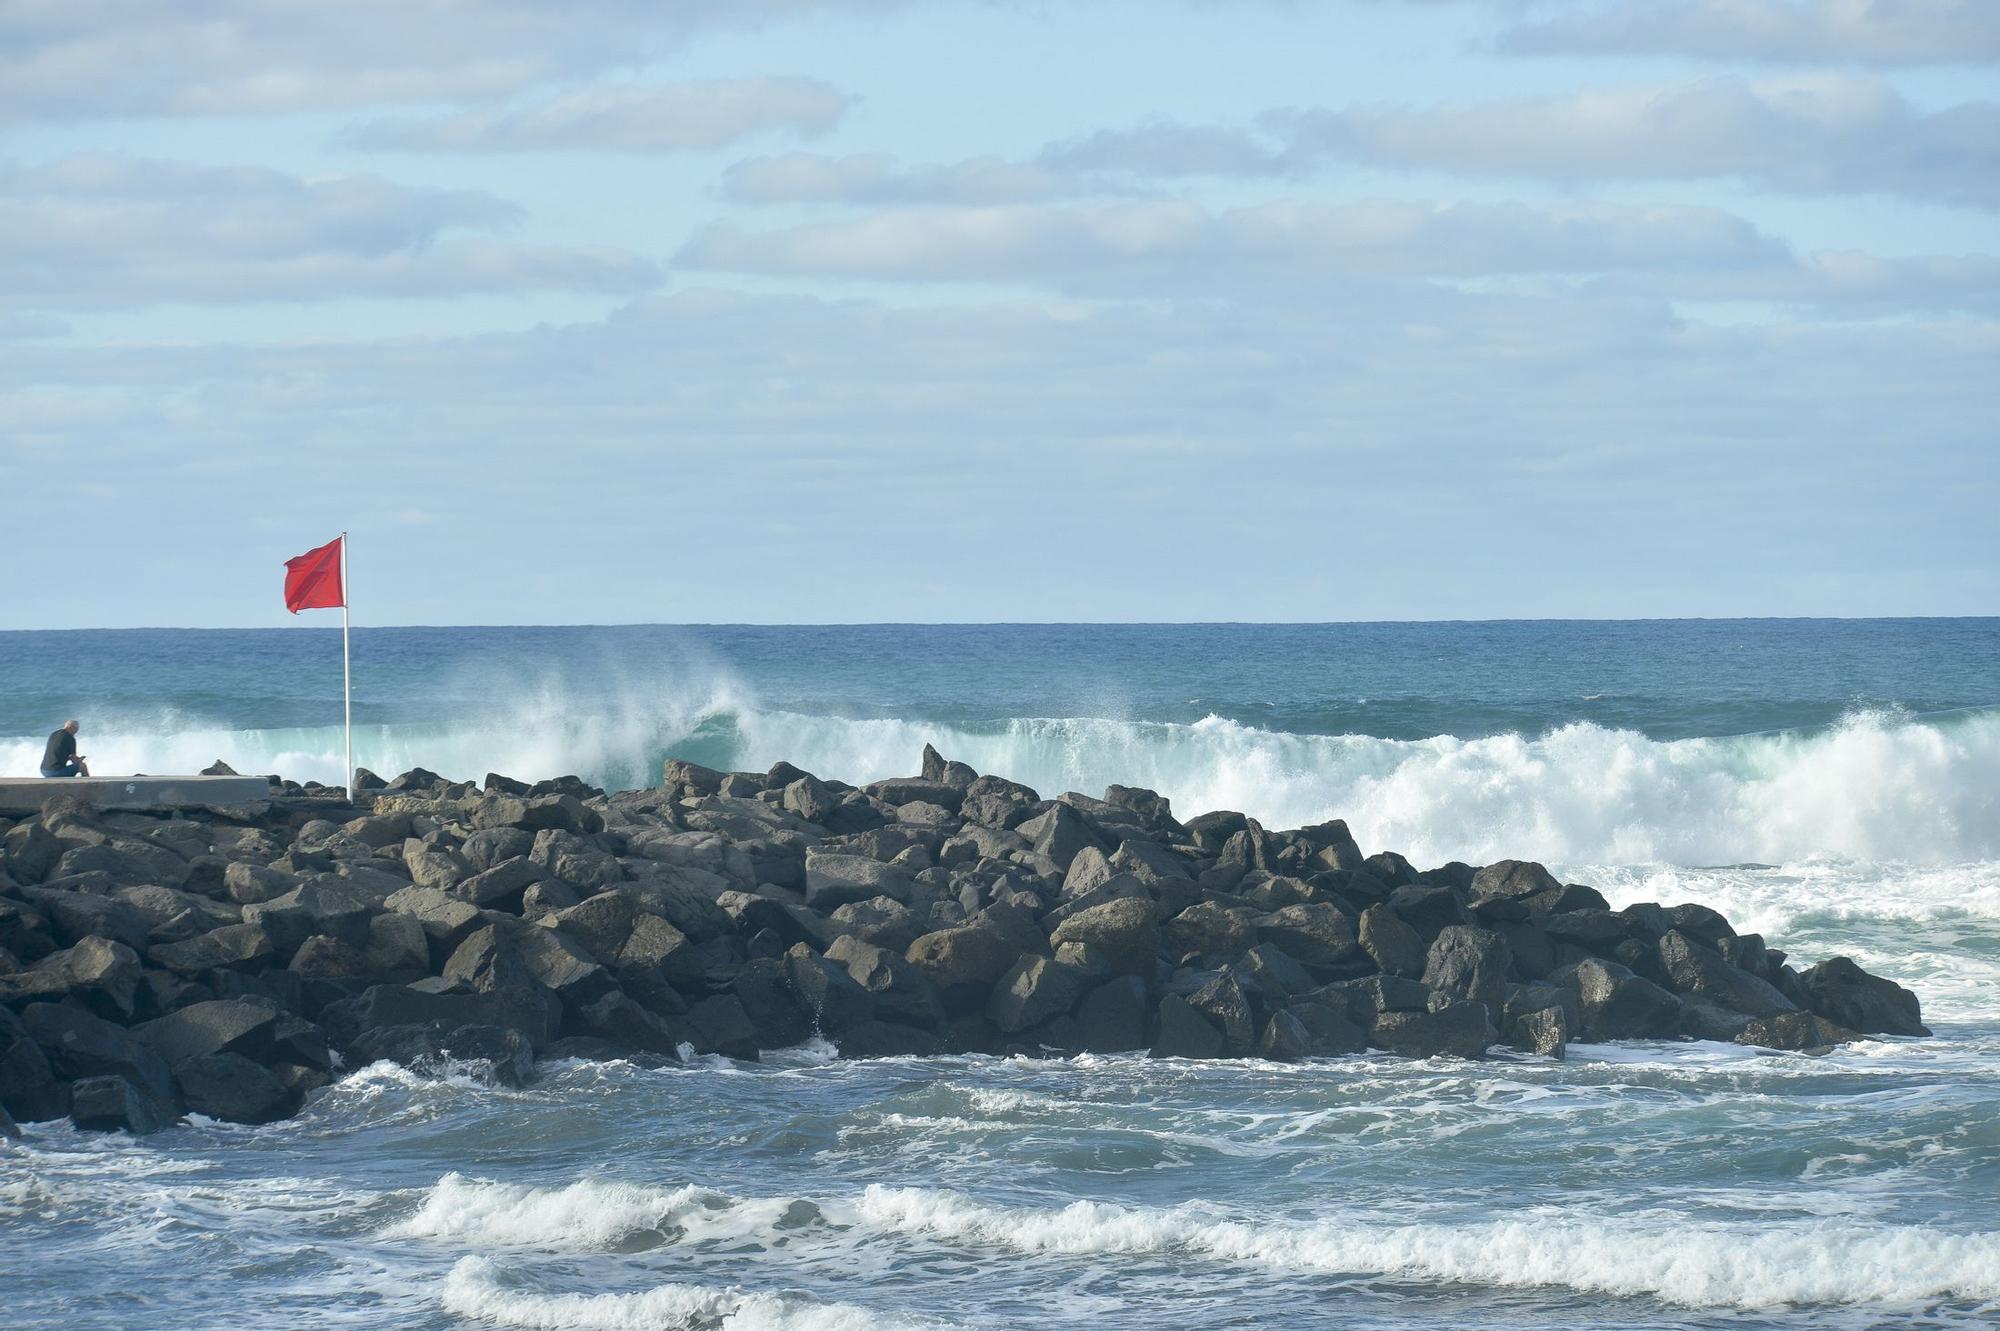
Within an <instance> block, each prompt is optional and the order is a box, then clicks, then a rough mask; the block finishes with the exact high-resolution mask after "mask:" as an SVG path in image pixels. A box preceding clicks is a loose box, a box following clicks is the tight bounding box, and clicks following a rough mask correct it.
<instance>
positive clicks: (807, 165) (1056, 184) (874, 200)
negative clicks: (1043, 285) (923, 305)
mask: <svg viewBox="0 0 2000 1331" xmlns="http://www.w3.org/2000/svg"><path fill="white" fill-rule="evenodd" d="M1096 188H1097V187H1096V186H1095V185H1093V184H1092V183H1091V182H1089V181H1086V180H1080V179H1078V178H1077V177H1075V176H1073V175H1071V174H1070V173H1068V172H1064V171H1057V170H1051V169H1049V168H1048V167H1045V166H1042V165H1039V164H1037V163H1031V162H1028V163H1024V162H1010V161H1007V160H1006V159H1004V158H1000V157H972V158H967V159H966V160H964V161H962V162H954V163H950V164H948V165H939V166H905V165H903V164H902V163H900V162H898V161H897V160H896V159H895V158H894V157H892V156H890V155H888V154H887V153H856V154H851V155H848V156H844V157H829V156H825V155H823V154H819V153H785V154H782V155H778V156H773V157H752V158H749V159H747V160H745V161H742V162H738V163H737V164H736V165H734V166H732V167H730V168H729V170H728V171H727V172H726V173H725V174H724V176H723V190H724V193H725V194H726V195H727V196H728V197H729V198H730V199H732V200H734V201H735V202H737V203H757V204H768V203H867V204H879V203H954V204H998V203H1023V202H1033V201H1036V200H1043V199H1056V198H1063V197H1066V196H1071V195H1076V194H1081V193H1089V192H1092V191H1094V190H1095V189H1096Z"/></svg>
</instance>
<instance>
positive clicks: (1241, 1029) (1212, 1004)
mask: <svg viewBox="0 0 2000 1331" xmlns="http://www.w3.org/2000/svg"><path fill="white" fill-rule="evenodd" d="M1187 1002H1188V1006H1189V1007H1191V1008H1193V1009H1194V1010H1195V1011H1196V1012H1199V1013H1200V1014H1201V1015H1202V1016H1203V1017H1204V1018H1205V1019H1206V1020H1207V1021H1208V1024H1209V1025H1210V1026H1212V1027H1214V1028H1215V1029H1216V1030H1218V1031H1220V1032H1221V1033H1222V1042H1223V1052H1224V1053H1225V1054H1226V1055H1228V1056H1229V1057H1231V1058H1247V1057H1249V1055H1250V1054H1251V1053H1252V1052H1254V1050H1255V1048H1256V1044H1255V1042H1256V1036H1257V1030H1256V1018H1255V1015H1254V1014H1253V1013H1252V1012H1251V1010H1250V999H1249V996H1248V995H1246V994H1245V993H1244V992H1243V986H1242V985H1241V984H1239V983H1238V982H1237V979H1236V977H1235V976H1234V975H1231V974H1229V973H1228V972H1226V971H1225V972H1223V973H1222V974H1220V975H1217V976H1215V977H1214V978H1213V979H1211V980H1209V981H1208V983H1206V984H1204V985H1202V986H1201V988H1199V989H1197V990H1195V991H1194V992H1193V993H1192V994H1189V995H1188V999H1187Z"/></svg>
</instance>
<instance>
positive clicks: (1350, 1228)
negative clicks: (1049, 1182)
mask: <svg viewBox="0 0 2000 1331" xmlns="http://www.w3.org/2000/svg"><path fill="white" fill-rule="evenodd" d="M859 1211H860V1214H861V1215H862V1216H863V1217H864V1218H865V1219H866V1220H867V1221H868V1222H869V1223H871V1224H873V1225H875V1226H877V1227H880V1228H883V1229H890V1230H895V1231H898V1232H902V1233H907V1234H914V1235H924V1236H927V1237H932V1238H937V1239H943V1240H946V1241H948V1242H953V1243H967V1244H979V1245H987V1246H993V1247H999V1248H1004V1249H1009V1250H1012V1251H1015V1252H1023V1253H1050V1254H1061V1255H1065V1256H1096V1255H1118V1254H1135V1253H1178V1254H1184V1255H1187V1256H1193V1257H1200V1258H1208V1259H1214V1260H1220V1261H1228V1262H1245V1263H1252V1264H1256V1265H1262V1266H1268V1267H1272V1268H1275V1269H1282V1270H1286V1271H1310V1272H1321V1273H1327V1274H1341V1275H1373V1276H1389V1277H1397V1278H1404V1279H1415V1280H1421V1281H1426V1282H1433V1281H1447V1282H1453V1283H1465V1284H1477V1285H1495V1286H1529V1285H1553V1286H1563V1287H1566V1288H1569V1289H1574V1290H1581V1291H1585V1292H1591V1293H1602V1294H1616V1295H1651V1296H1653V1297H1656V1298H1659V1299H1662V1300H1665V1301H1667V1302H1669V1303H1676V1304H1682V1305H1687V1306H1694V1307H1737V1308H1759V1307H1769V1306H1772V1305H1777V1304H1785V1303H1834V1304H1838V1303H1910V1302H1918V1301H1922V1300H1930V1299H1949V1298H1958V1299H1978V1300H1986V1299H1993V1298H2000V1234H1953V1233H1947V1232H1943V1231H1938V1230H1932V1229H1927V1228H1923V1227H1919V1226H1887V1225H1861V1224H1853V1223H1842V1222H1813V1223H1810V1224H1794V1225H1791V1226H1789V1227H1777V1226H1772V1225H1758V1226H1744V1225H1740V1224H1738V1225H1726V1224H1703V1223H1697V1222H1693V1221H1682V1222H1662V1221H1643V1222H1641V1221H1622V1220H1611V1219H1604V1220H1596V1219H1593V1220H1582V1219H1576V1218H1569V1217H1557V1216H1546V1215H1535V1216H1530V1217H1524V1218H1521V1219H1509V1220H1498V1221H1490V1222H1486V1223H1482V1224H1465V1225H1449V1224H1424V1225H1410V1224H1392V1223H1362V1222H1358V1221H1320V1222H1302V1223H1297V1224H1273V1223H1264V1222H1259V1223H1248V1222H1244V1221H1238V1220H1233V1219H1228V1218H1223V1217H1219V1216H1216V1215H1214V1214H1211V1213H1208V1212H1205V1211H1203V1210H1200V1209H1195V1208H1174V1209H1149V1208H1127V1207H1121V1206H1113V1205H1107V1204H1104V1203H1100V1202H1090V1201H1080V1202H1075V1203H1072V1204H1071V1205H1069V1206H1066V1207H1063V1208H1061V1209H1060V1210H1026V1209H1012V1208H1002V1207H993V1206H986V1205H981V1204H979V1203H977V1202H974V1201H971V1200H969V1199H967V1198H966V1197H964V1196H962V1195H960V1194H957V1193H953V1192H947V1191H942V1190H938V1189H930V1188H889V1187H880V1186H875V1187H870V1188H869V1189H868V1190H867V1192H866V1193H865V1194H863V1196H862V1198H861V1201H860V1204H859Z"/></svg>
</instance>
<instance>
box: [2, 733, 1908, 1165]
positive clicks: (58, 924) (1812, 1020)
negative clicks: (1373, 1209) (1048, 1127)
mask: <svg viewBox="0 0 2000 1331" xmlns="http://www.w3.org/2000/svg"><path fill="white" fill-rule="evenodd" d="M225 770H226V769H225ZM356 785H357V793H356V796H355V798H354V800H353V801H352V802H350V801H349V800H348V799H347V798H346V797H345V793H344V792H341V791H337V790H332V791H329V790H324V789H321V788H318V787H313V786H308V787H299V786H296V785H293V784H291V783H281V782H277V781H275V780H274V781H273V785H272V794H271V798H270V799H268V800H262V801H258V802H256V803H254V804H250V805H243V806H232V807H227V808H212V809H206V810H200V811H194V812H188V813H176V814H159V815H148V814H142V813H130V812H121V813H112V812H99V811H93V810H90V809H86V808H81V807H77V806H76V805H74V804H71V803H69V802H66V801H64V800H62V799H61V798H60V792H59V791H55V792H52V793H53V794H54V796H55V797H54V798H52V799H51V801H50V802H49V803H48V805H47V806H45V807H44V808H43V809H42V811H41V812H40V813H39V814H37V815H33V816H28V817H23V818H21V819H19V820H18V821H15V822H13V823H11V824H9V823H7V822H6V821H5V820H0V848H4V849H3V850H0V1133H5V1132H11V1131H13V1130H14V1128H15V1123H14V1120H21V1121H29V1120H45V1119H53V1118H62V1117H68V1118H69V1119H71V1120H72V1121H74V1122H75V1123H76V1124H77V1125H79V1126H81V1127H86V1128H122V1129H127V1130H131V1131H135V1132H137V1131H146V1130H149V1129H152V1128H155V1127H158V1126H161V1125H163V1124H165V1123H168V1122H171V1121H173V1120H174V1119H175V1118H176V1117H178V1116H180V1115H182V1114H202V1115H206V1116H208V1117H211V1118H216V1119H225V1120H230V1121H235V1122H247V1123H261V1122H269V1121H272V1120H275V1119H280V1118H283V1117H286V1116H287V1115H289V1114H291V1113H293V1112H294V1111H295V1110H296V1109H297V1108H298V1106H299V1104H300V1103H301V1100H302V1098H303V1097H304V1096H305V1094H306V1093H308V1092H309V1091H311V1090H312V1089H314V1088H316V1087H318V1086H321V1085H324V1084H326V1083H327V1082H328V1081H330V1080H332V1079H333V1078H335V1077H336V1076H338V1075H339V1073H340V1070H341V1069H343V1068H357V1067H362V1066H366V1065H367V1064H370V1063H373V1062H376V1061H378V1060H382V1059H388V1060H391V1061H393V1062H396V1063H400V1064H404V1065H409V1066H415V1067H419V1068H421V1067H437V1066H444V1065H446V1064H451V1065H454V1066H464V1065H467V1064H472V1065H476V1066H478V1067H479V1068H480V1069H481V1070H483V1072H484V1074H485V1075H487V1076H490V1077H492V1078H494V1079H496V1080H499V1081H503V1082H507V1083H519V1082H521V1081H523V1080H525V1079H527V1078H530V1077H532V1076H533V1073H534V1067H535V1063H536V1060H537V1059H538V1058H627V1059H657V1060H662V1061H671V1060H675V1059H680V1058H685V1057H688V1056H689V1055H690V1054H722V1055H727V1056H729V1057H732V1058H741V1059H754V1058H756V1057H758V1055H759V1052H760V1051H762V1050H772V1049H781V1048H788V1047H791V1046H795V1045H798V1044H800V1043H802V1042H804V1041H806V1040H808V1039H810V1038H812V1037H814V1036H819V1037H822V1038H824V1039H825V1040H827V1041H829V1042H831V1043H832V1044H833V1045H834V1046H835V1047H836V1048H837V1049H838V1050H839V1052H840V1053H841V1054H842V1056H844V1057H851V1058H865V1057H875V1056H886V1055H917V1054H932V1053H943V1052H951V1053H965V1052H981V1053H991V1054H1025V1055H1030V1056H1042V1055H1065V1054H1076V1053H1083V1052H1092V1053H1116V1052H1121V1051H1147V1052H1150V1053H1151V1054H1152V1055H1153V1056H1155V1057H1161V1058H1265V1059H1280V1060H1285V1059H1301V1058H1313V1057H1327V1056H1335V1055H1342V1054H1354V1053H1360V1052H1362V1051H1364V1050H1367V1049H1378V1050H1385V1051H1389V1052H1392V1053H1396V1054H1402V1055H1408V1056H1411V1057H1430V1056H1441V1055H1442V1056H1453V1057H1459V1058H1483V1057H1485V1056H1487V1054H1488V1052H1489V1051H1490V1050H1491V1049H1492V1048H1493V1047H1494V1046H1496V1045H1506V1046H1510V1047H1512V1048H1514V1049H1518V1050H1523V1051H1528V1052H1531V1053H1534V1054H1540V1055H1547V1056H1553V1057H1561V1056H1562V1054H1563V1052H1564V1049H1565V1047H1566V1045H1567V1044H1568V1043H1570V1042H1595V1041H1605V1040H1619V1039H1677V1038H1695V1039H1711V1040H1733V1041H1736V1042H1738V1043H1742V1044H1748V1045H1759V1046H1765V1047H1769V1048H1774V1049H1788V1050H1814V1049H1822V1048H1825V1047H1828V1046H1832V1045H1836V1044H1839V1043H1842V1042H1845V1041H1851V1040H1854V1039H1857V1038H1860V1037H1861V1036H1864V1035H1898V1036H1923V1035H1928V1034H1929V1033H1930V1032H1929V1031H1928V1030H1926V1029H1925V1028H1924V1026H1923V1024H1922V1018H1921V1013H1920V1010H1919V1006H1918V1002H1917V999H1916V998H1915V996H1914V995H1912V994H1911V993H1910V992H1909V991H1908V990H1906V989H1903V988H1901V987H1900V986H1898V985H1896V984H1895V983H1893V982H1892V981H1890V980H1887V979H1883V978H1879V977H1876V976H1872V975H1869V974H1868V973H1866V972H1864V971H1863V970H1862V969H1861V968H1860V967H1858V966H1856V965H1855V964H1854V963H1853V962H1852V961H1850V960H1847V959H1845V958H1840V957H1835V958H1831V959H1827V960H1823V961H1821V962H1820V963H1819V964H1817V965H1815V966H1813V967H1811V968H1810V969H1806V970H1799V969H1797V968H1795V967H1793V966H1792V965H1791V964H1790V963H1789V962H1788V960H1787V958H1786V955H1785V954H1784V953H1783V952H1781V951H1778V950H1777V949H1776V948H1773V947H1771V946H1769V945H1767V943H1766V942H1765V940H1764V939H1762V938H1761V937H1759V936H1757V935H1755V934H1739V933H1737V932H1736V931H1735V930H1734V929H1733V928H1731V927H1730V924H1729V922H1728V921H1727V920H1725V919H1724V918H1723V917H1722V916H1721V915H1719V914H1717V913H1716V912H1715V911H1713V910H1710V909H1708V908H1706V907H1704V906H1701V905H1696V904H1676V905H1657V904H1651V903H1648V904H1641V905H1634V906H1628V907H1626V908H1625V909H1623V910H1617V911H1614V910H1612V909H1610V907H1609V904H1608V903H1607V902H1606V901H1605V899H1604V898H1603V897H1602V896H1601V895H1600V894H1599V893H1598V892H1597V891H1596V890H1595V889H1593V888H1591V887H1587V886H1583V885H1581V884H1575V883H1563V882H1561V881H1559V880H1557V879H1556V878H1555V877H1554V876H1553V875H1551V874H1550V873H1549V872H1548V871H1547V870H1546V869H1544V868H1543V867H1542V866H1541V865H1538V864H1532V863H1527V862H1523V861H1513V860H1508V861H1501V862H1499V863H1496V864H1489V865H1485V866H1483V867H1478V866H1473V865H1467V864H1457V863H1453V864H1447V865H1443V866H1441V867H1434V868H1429V869H1423V870H1419V869H1417V868H1416V867H1415V866H1413V865H1411V864H1410V863H1409V862H1408V861H1407V860H1405V859H1404V858H1403V857H1402V856H1400V855H1397V854H1395V853H1393V852H1388V851H1384V852H1380V853H1377V854H1373V855H1364V854H1363V853H1362V851H1361V848H1360V847H1359V846H1357V845H1356V844H1355V841H1354V839H1353V837H1352V836H1350V835H1349V834H1348V830H1347V827H1346V825H1345V824H1344V823H1341V822H1339V821H1333V822H1326V823H1321V824H1319V825H1317V826H1313V827H1302V828H1298V829H1295V830H1292V831H1271V830H1267V829H1265V828H1263V827H1261V826H1259V825H1258V824H1257V822H1256V821H1255V820H1253V819H1250V818H1247V817H1245V816H1244V815H1242V814H1240V813H1231V812H1217V813H1206V814H1202V815H1201V816H1199V817H1196V818H1191V819H1189V820H1188V821H1186V822H1182V821H1180V820H1178V819H1176V818H1175V816H1174V814H1173V811H1172V809H1171V807H1170V806H1169V803H1168V801H1167V800H1166V799H1164V798H1162V797H1161V796H1159V795H1157V794H1155V793H1154V792H1152V791H1149V790H1138V789H1130V788H1127V787H1123V786H1113V787H1111V788H1110V789H1108V790H1106V791H1105V792H1104V796H1103V798H1102V799H1095V798H1091V797H1089V796H1085V795H1079V794H1074V793H1071V794H1064V795H1062V796H1059V797H1058V798H1056V799H1053V800H1048V799H1043V798H1042V797H1041V796H1040V795H1038V794H1037V793H1036V792H1035V791H1033V790H1030V789H1029V788H1027V787H1026V786H1022V785H1019V784H1017V783H1015V782H1012V781H1008V780H1004V779H1002V778H1000V777H996V776H982V775H980V774H978V773H976V772H974V771H973V770H972V769H970V768H969V767H967V766H965V765H964V764H962V763H956V762H948V761H946V760H945V759H944V758H942V757H941V756H940V755H938V754H937V753H936V752H935V751H934V750H930V749H926V750H925V753H924V757H923V770H922V774H921V775H920V776H915V777H910V778H907V779H898V780H889V781H878V782H876V783H874V784H872V785H869V786H866V787H860V788H856V787H853V786H848V785H844V784H842V783H840V782H838V781H833V780H825V779H821V778H819V777H816V776H813V775H811V774H810V773H807V772H804V771H801V770H799V769H797V768H795V767H792V766H790V765H789V764H785V763H780V764H778V765H777V766H776V767H774V768H772V769H771V770H770V771H769V772H764V773H745V772H729V773H725V772H716V771H710V770H708V769H706V768H702V767H697V766H694V765H692V764H689V763H685V762H680V761H670V762H668V763H667V765H666V769H665V772H664V774H663V781H662V783H661V785H660V786H659V787H657V788H654V789H649V790H631V791H620V792H617V793H615V794H606V793H605V792H603V791H599V790H595V789H592V788H590V787H588V786H585V785H584V784H583V783H582V782H580V781H578V780H576V779H575V778H564V779H559V780H556V781H547V782H542V783H540V784H537V785H532V786H530V785H526V784H523V783H521V782H517V781H512V780H509V779H507V778H505V777H502V776H497V775H489V776H488V777H487V778H486V780H485V782H484V783H483V785H481V786H474V785H471V784H464V783H454V782H450V781H447V780H445V779H443V778H441V777H439V776H437V775H436V774H435V773H431V772H427V771H423V770H417V771H412V772H406V773H404V774H403V775H402V776H399V777H397V778H396V779H395V780H393V781H389V782H386V783H384V782H382V781H381V780H380V779H379V778H375V777H373V776H371V775H369V774H366V773H363V774H361V775H360V777H359V778H357V782H356Z"/></svg>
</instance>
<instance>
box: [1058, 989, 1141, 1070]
mask: <svg viewBox="0 0 2000 1331" xmlns="http://www.w3.org/2000/svg"><path fill="white" fill-rule="evenodd" d="M1076 1024H1077V1046H1078V1048H1080V1049H1082V1050H1083V1051H1084V1052H1086V1053H1092V1054H1117V1053H1124V1052H1126V1051H1127V1050H1133V1049H1144V1048H1146V1047H1147V1046H1148V1045H1149V1044H1150V1043H1151V1038H1150V1036H1149V1034H1148V1031H1147V1024H1148V1023H1147V1004H1146V985H1145V982H1144V981H1143V980H1140V979H1139V978H1138V977H1137V976H1132V975H1121V976H1118V977H1116V978H1115V979H1111V980H1107V981H1105V982H1104V983H1103V984H1100V985H1098V986H1097V987H1096V988H1094V989H1092V990H1091V991H1090V992H1089V993H1087V994H1085V995H1084V996H1083V1000H1082V1001H1081V1002H1080V1003H1078V1004H1077V1007H1076Z"/></svg>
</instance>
